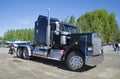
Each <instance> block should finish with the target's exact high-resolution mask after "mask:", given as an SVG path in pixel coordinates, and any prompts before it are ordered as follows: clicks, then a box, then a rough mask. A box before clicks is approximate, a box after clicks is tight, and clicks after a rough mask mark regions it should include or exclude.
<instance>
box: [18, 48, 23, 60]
mask: <svg viewBox="0 0 120 79" xmlns="http://www.w3.org/2000/svg"><path fill="white" fill-rule="evenodd" d="M22 53H23V51H22V48H18V49H17V52H16V56H17V57H19V58H22Z"/></svg>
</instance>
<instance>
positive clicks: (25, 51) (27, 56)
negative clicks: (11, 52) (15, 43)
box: [23, 48, 30, 60]
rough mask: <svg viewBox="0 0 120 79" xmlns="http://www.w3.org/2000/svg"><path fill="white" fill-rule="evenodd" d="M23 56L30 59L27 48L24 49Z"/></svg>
mask: <svg viewBox="0 0 120 79" xmlns="http://www.w3.org/2000/svg"><path fill="white" fill-rule="evenodd" d="M23 58H24V59H26V60H28V59H30V56H29V52H28V49H27V48H24V49H23Z"/></svg>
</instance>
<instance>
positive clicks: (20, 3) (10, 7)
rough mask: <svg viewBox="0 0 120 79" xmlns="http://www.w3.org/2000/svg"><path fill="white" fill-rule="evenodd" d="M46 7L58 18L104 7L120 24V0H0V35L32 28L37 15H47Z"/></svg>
mask: <svg viewBox="0 0 120 79" xmlns="http://www.w3.org/2000/svg"><path fill="white" fill-rule="evenodd" d="M47 8H50V12H51V14H50V15H51V17H56V18H58V19H60V20H64V19H65V18H67V16H71V15H74V16H75V18H76V19H77V18H78V17H79V16H81V15H83V14H84V13H86V12H88V11H89V12H90V11H94V10H96V9H98V10H99V9H106V10H107V11H108V12H109V13H112V12H113V13H115V15H116V20H117V21H118V23H119V24H120V0H0V36H3V35H4V33H5V32H6V31H7V30H10V29H25V28H34V22H35V21H36V20H37V18H38V16H39V15H47Z"/></svg>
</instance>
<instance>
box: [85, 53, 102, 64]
mask: <svg viewBox="0 0 120 79" xmlns="http://www.w3.org/2000/svg"><path fill="white" fill-rule="evenodd" d="M103 60H104V55H103V54H98V55H94V56H86V61H85V64H86V65H89V66H95V65H98V64H100V63H102V61H103Z"/></svg>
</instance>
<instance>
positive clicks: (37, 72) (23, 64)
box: [0, 46, 120, 79]
mask: <svg viewBox="0 0 120 79" xmlns="http://www.w3.org/2000/svg"><path fill="white" fill-rule="evenodd" d="M104 49H105V50H104V52H105V58H104V61H103V62H102V63H101V64H99V65H98V66H96V67H89V66H87V67H86V69H85V70H84V71H83V72H73V71H69V70H68V69H67V68H66V67H65V65H64V63H63V62H57V61H53V60H46V59H41V58H37V57H34V58H32V60H23V59H19V58H14V57H13V56H11V55H9V54H7V53H8V49H7V48H0V79H119V78H120V54H116V53H115V52H114V51H113V48H112V47H111V46H105V47H104Z"/></svg>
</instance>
